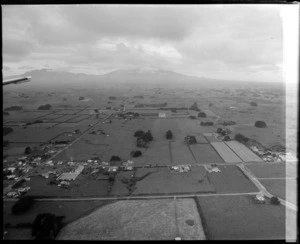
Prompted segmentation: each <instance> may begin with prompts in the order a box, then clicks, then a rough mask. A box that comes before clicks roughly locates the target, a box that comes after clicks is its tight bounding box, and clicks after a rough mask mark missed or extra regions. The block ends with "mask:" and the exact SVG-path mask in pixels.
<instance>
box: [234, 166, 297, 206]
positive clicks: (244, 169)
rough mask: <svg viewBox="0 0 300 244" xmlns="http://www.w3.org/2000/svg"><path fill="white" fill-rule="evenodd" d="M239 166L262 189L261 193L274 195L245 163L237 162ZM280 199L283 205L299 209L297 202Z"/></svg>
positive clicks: (268, 195)
mask: <svg viewBox="0 0 300 244" xmlns="http://www.w3.org/2000/svg"><path fill="white" fill-rule="evenodd" d="M237 166H238V167H239V168H240V169H241V170H242V171H243V172H244V173H245V174H246V175H247V176H248V178H249V179H250V180H251V181H252V182H253V183H254V184H255V185H256V186H257V188H258V189H260V193H261V194H263V195H264V196H267V197H269V198H271V197H273V195H272V194H271V193H269V192H268V191H267V189H266V188H265V187H264V186H263V185H262V184H261V183H260V182H259V180H258V179H257V178H256V177H255V176H254V175H253V174H252V172H250V171H249V170H248V169H247V168H245V164H237ZM278 199H279V201H280V203H281V204H282V205H284V206H286V207H288V208H291V209H293V210H295V211H297V209H298V208H297V206H296V205H295V204H292V203H290V202H288V201H286V200H284V199H281V198H279V197H278Z"/></svg>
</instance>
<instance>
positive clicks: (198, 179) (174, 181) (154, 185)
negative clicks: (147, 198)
mask: <svg viewBox="0 0 300 244" xmlns="http://www.w3.org/2000/svg"><path fill="white" fill-rule="evenodd" d="M148 172H153V173H152V174H151V175H149V176H147V177H146V178H145V179H143V180H141V181H138V182H137V183H136V190H135V191H133V193H132V195H148V194H158V195H162V194H163V195H167V194H176V193H202V192H204V193H205V192H206V193H207V192H214V191H215V189H214V187H213V186H212V185H211V184H210V183H209V181H208V179H207V176H206V172H205V169H204V168H202V167H193V168H192V170H191V171H189V172H188V173H172V172H171V171H170V170H169V169H168V168H160V169H151V168H150V169H149V168H140V169H137V172H136V177H141V176H143V175H144V174H146V173H148Z"/></svg>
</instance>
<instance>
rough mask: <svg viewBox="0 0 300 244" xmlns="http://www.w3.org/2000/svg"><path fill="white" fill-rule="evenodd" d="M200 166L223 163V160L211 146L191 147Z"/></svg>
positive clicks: (196, 145)
mask: <svg viewBox="0 0 300 244" xmlns="http://www.w3.org/2000/svg"><path fill="white" fill-rule="evenodd" d="M189 147H190V148H191V150H192V152H193V155H194V156H195V158H196V162H197V163H198V164H212V163H223V162H224V161H223V159H222V158H221V157H220V156H219V155H218V153H217V152H216V151H215V149H214V148H213V147H212V146H211V145H210V144H194V145H189Z"/></svg>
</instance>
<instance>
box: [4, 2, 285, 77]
mask: <svg viewBox="0 0 300 244" xmlns="http://www.w3.org/2000/svg"><path fill="white" fill-rule="evenodd" d="M2 31H3V33H2V40H3V69H2V71H3V76H4V77H5V76H9V75H18V74H22V73H24V72H26V71H30V70H33V69H43V68H49V69H54V70H59V71H69V72H74V73H87V74H104V73H108V72H110V71H113V70H117V69H132V68H145V67H152V68H159V69H163V70H170V71H175V72H178V73H181V74H186V75H192V76H198V77H209V78H218V79H232V80H253V81H254V80H255V81H268V82H282V80H283V74H282V67H283V29H282V20H281V17H280V6H278V5H180V6H175V5H159V6H158V5H133V6H132V5H131V6H129V5H49V6H47V5H32V6H30V5H27V6H22V5H5V6H2Z"/></svg>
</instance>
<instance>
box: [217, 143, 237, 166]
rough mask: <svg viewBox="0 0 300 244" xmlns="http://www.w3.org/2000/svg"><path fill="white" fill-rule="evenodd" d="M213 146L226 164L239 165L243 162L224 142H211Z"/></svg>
mask: <svg viewBox="0 0 300 244" xmlns="http://www.w3.org/2000/svg"><path fill="white" fill-rule="evenodd" d="M211 145H212V146H213V147H214V148H215V149H216V151H217V152H218V154H219V155H220V156H221V157H222V159H223V160H224V161H225V162H226V163H239V162H241V161H242V160H241V159H240V158H239V157H238V156H237V155H236V154H235V153H234V152H233V151H232V150H231V149H230V148H229V147H228V146H227V145H226V144H225V143H224V142H211Z"/></svg>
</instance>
